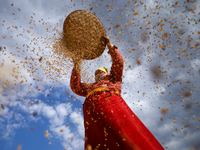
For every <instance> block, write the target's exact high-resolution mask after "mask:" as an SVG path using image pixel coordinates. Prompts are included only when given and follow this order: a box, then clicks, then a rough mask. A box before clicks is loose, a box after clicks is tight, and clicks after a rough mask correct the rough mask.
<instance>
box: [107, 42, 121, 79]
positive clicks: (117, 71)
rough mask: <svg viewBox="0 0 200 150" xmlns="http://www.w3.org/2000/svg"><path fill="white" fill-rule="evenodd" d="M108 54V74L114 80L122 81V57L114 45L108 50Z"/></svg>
mask: <svg viewBox="0 0 200 150" xmlns="http://www.w3.org/2000/svg"><path fill="white" fill-rule="evenodd" d="M109 54H110V55H111V58H112V66H111V71H110V75H111V77H112V78H113V79H114V80H115V81H120V82H122V75H123V69H124V59H123V57H122V55H121V53H120V52H119V50H118V48H117V47H116V46H115V45H114V48H113V49H112V50H109Z"/></svg>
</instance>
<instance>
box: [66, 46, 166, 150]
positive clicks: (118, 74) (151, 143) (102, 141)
mask: <svg viewBox="0 0 200 150" xmlns="http://www.w3.org/2000/svg"><path fill="white" fill-rule="evenodd" d="M109 53H110V55H111V58H112V62H113V63H112V67H111V71H110V74H109V75H108V76H107V77H106V78H104V79H103V80H101V81H99V82H95V83H91V84H88V83H81V79H80V71H78V70H76V69H75V68H73V70H72V76H71V80H70V86H71V89H72V91H73V92H74V93H76V94H77V95H80V96H85V97H86V99H85V102H84V104H83V115H84V126H85V149H87V147H88V146H91V147H92V149H93V150H94V149H95V148H96V149H99V150H164V148H163V147H162V146H161V144H160V143H159V142H158V141H157V140H156V138H155V137H154V136H153V134H152V133H151V132H150V131H149V130H148V129H147V128H146V127H145V125H144V124H143V123H142V122H141V120H140V119H139V118H138V117H137V116H136V115H135V114H134V113H133V112H132V110H131V109H130V108H129V106H128V105H127V104H126V102H125V101H124V100H123V98H122V97H121V95H120V94H119V95H118V94H115V93H113V92H109V91H97V92H94V93H93V94H91V95H89V96H87V95H88V94H89V93H90V92H91V91H93V90H94V89H97V88H99V87H104V86H106V87H107V88H109V89H111V90H112V91H113V90H114V91H118V92H119V93H121V82H122V74H123V65H124V60H123V57H122V55H121V54H120V52H119V51H118V49H117V47H116V46H115V47H114V49H113V51H109Z"/></svg>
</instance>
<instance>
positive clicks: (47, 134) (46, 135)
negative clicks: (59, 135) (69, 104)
mask: <svg viewBox="0 0 200 150" xmlns="http://www.w3.org/2000/svg"><path fill="white" fill-rule="evenodd" d="M48 136H49V133H48V130H46V134H45V138H46V137H48Z"/></svg>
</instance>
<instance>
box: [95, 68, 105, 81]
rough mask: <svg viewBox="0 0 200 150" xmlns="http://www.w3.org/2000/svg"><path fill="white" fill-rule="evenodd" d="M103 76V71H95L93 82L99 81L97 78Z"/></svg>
mask: <svg viewBox="0 0 200 150" xmlns="http://www.w3.org/2000/svg"><path fill="white" fill-rule="evenodd" d="M104 74H105V72H104V71H101V70H97V71H96V72H95V80H96V81H99V78H100V77H101V76H103V75H104Z"/></svg>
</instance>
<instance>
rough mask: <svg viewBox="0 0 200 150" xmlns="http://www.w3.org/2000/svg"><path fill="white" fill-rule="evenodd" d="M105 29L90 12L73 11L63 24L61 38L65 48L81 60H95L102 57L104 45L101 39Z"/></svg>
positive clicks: (103, 40)
mask: <svg viewBox="0 0 200 150" xmlns="http://www.w3.org/2000/svg"><path fill="white" fill-rule="evenodd" d="M105 33H106V31H105V28H104V26H103V24H102V23H101V21H100V20H99V19H98V18H97V17H96V16H95V15H94V14H92V13H91V12H89V11H86V10H75V11H73V12H72V13H70V14H69V15H68V16H67V17H66V19H65V21H64V24H63V37H64V41H65V44H66V46H67V48H68V49H69V50H70V51H72V52H73V53H75V55H77V56H79V57H80V58H82V59H87V60H91V59H95V58H97V57H99V56H101V55H102V53H103V51H104V50H105V47H106V43H105V39H104V38H103V37H102V36H103V34H105Z"/></svg>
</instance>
